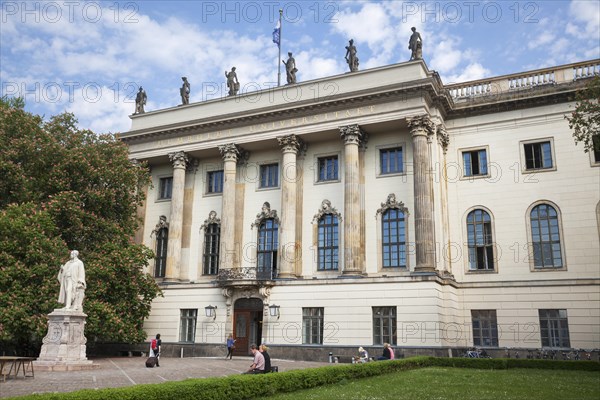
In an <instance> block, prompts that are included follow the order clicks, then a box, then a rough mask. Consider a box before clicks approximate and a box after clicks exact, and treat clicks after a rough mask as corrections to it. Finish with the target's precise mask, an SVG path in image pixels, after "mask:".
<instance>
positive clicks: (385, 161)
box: [379, 147, 404, 175]
mask: <svg viewBox="0 0 600 400" xmlns="http://www.w3.org/2000/svg"><path fill="white" fill-rule="evenodd" d="M379 162H380V163H381V174H382V175H383V174H397V173H401V172H404V165H403V163H402V147H396V148H393V149H381V150H379Z"/></svg>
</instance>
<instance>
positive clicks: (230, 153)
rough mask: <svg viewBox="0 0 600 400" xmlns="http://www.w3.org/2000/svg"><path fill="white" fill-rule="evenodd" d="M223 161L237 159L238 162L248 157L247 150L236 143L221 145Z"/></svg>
mask: <svg viewBox="0 0 600 400" xmlns="http://www.w3.org/2000/svg"><path fill="white" fill-rule="evenodd" d="M219 151H220V152H221V157H223V161H235V162H236V163H237V162H238V161H240V160H243V159H244V158H247V155H248V154H247V152H246V151H244V149H242V148H241V147H240V146H238V145H237V144H235V143H227V144H223V145H220V146H219Z"/></svg>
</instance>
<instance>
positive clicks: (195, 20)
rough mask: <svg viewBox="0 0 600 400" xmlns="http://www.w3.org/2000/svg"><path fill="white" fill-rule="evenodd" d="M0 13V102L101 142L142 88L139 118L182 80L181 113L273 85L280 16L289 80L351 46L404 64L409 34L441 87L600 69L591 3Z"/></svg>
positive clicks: (127, 6)
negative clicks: (229, 93)
mask: <svg viewBox="0 0 600 400" xmlns="http://www.w3.org/2000/svg"><path fill="white" fill-rule="evenodd" d="M0 3H1V7H0V84H1V85H0V86H1V88H0V90H1V95H9V96H15V95H20V96H23V97H25V100H26V104H27V105H26V108H27V110H29V111H31V112H34V113H37V114H41V115H45V116H46V117H49V116H50V115H54V114H57V113H60V112H62V111H71V112H74V113H75V115H76V116H77V117H78V119H79V122H80V126H81V127H83V128H89V129H92V130H94V131H95V132H98V133H102V132H122V131H127V130H129V128H130V126H131V121H130V119H129V117H128V116H129V115H130V114H131V113H132V112H133V111H134V108H135V106H134V101H133V98H134V97H135V93H136V92H137V88H138V87H139V86H140V85H141V86H143V87H144V89H145V90H146V92H147V94H148V104H147V106H146V110H147V111H150V110H156V109H160V108H166V107H171V106H175V105H177V104H179V103H180V97H179V87H181V82H182V81H181V77H182V76H186V77H188V80H189V82H190V83H191V95H190V102H197V101H202V100H206V99H211V98H218V97H220V96H222V95H223V93H224V92H225V91H226V88H225V86H224V85H225V76H224V71H225V70H229V69H231V67H232V66H236V68H237V73H238V78H239V80H240V83H241V86H242V92H245V91H253V90H257V89H258V88H268V87H272V86H274V85H276V82H277V66H278V49H277V46H276V45H275V44H274V43H273V42H272V32H273V29H274V27H275V24H276V21H277V19H278V16H279V12H278V10H279V9H280V8H281V9H283V33H282V57H283V56H285V55H286V54H287V52H288V51H292V52H293V53H294V57H295V59H296V64H297V67H298V70H299V71H298V73H297V77H298V80H299V81H306V80H309V79H316V78H322V77H326V76H331V75H336V74H340V73H344V72H346V71H347V69H348V67H347V64H346V63H345V61H344V55H345V48H344V46H346V45H347V44H348V40H349V39H351V38H352V39H354V41H355V45H356V46H357V49H358V57H359V60H360V67H359V68H360V69H361V70H363V69H367V68H373V67H378V66H382V65H388V64H393V63H397V62H403V61H407V60H408V59H409V58H410V51H409V50H408V49H407V46H408V38H409V36H410V34H411V31H410V28H411V27H412V26H415V27H416V28H417V30H418V31H419V32H420V33H421V36H422V37H423V43H424V44H423V58H424V60H425V62H426V63H427V65H428V67H429V68H430V69H433V70H436V71H438V72H439V73H440V75H441V77H442V80H443V82H444V83H446V84H448V83H454V82H463V81H468V80H473V79H479V78H483V77H488V76H496V75H503V74H509V73H514V72H520V71H524V70H529V69H535V68H541V67H547V66H553V65H559V64H566V63H570V62H576V61H584V60H590V59H596V58H600V2H598V1H596V0H583V1H567V0H565V1H562V0H560V1H559V0H555V1H553V0H544V1H512V0H511V1H477V0H473V1H441V2H426V1H399V0H395V1H313V0H309V1H298V0H297V1H282V2H277V1H114V0H113V1H106V2H104V1H77V0H74V1H29V2H24V1H5V0H2V1H0ZM282 75H283V76H282V81H285V72H284V71H283V69H282Z"/></svg>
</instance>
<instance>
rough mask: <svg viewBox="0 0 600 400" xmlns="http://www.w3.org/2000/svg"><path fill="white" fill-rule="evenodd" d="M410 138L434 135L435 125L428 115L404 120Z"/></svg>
mask: <svg viewBox="0 0 600 400" xmlns="http://www.w3.org/2000/svg"><path fill="white" fill-rule="evenodd" d="M406 122H407V123H408V128H409V129H410V133H411V135H412V136H419V135H423V136H428V135H433V134H434V133H435V125H434V123H433V122H432V121H431V118H430V117H429V115H428V114H423V115H417V116H416V117H408V118H406Z"/></svg>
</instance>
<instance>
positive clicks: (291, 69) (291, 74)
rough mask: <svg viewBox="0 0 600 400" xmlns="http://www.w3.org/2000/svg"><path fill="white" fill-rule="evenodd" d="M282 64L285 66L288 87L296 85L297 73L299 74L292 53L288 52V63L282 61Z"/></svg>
mask: <svg viewBox="0 0 600 400" xmlns="http://www.w3.org/2000/svg"><path fill="white" fill-rule="evenodd" d="M281 62H282V63H284V64H285V73H286V75H287V83H288V85H290V84H292V83H296V72H298V68H296V60H295V59H294V57H292V52H291V51H290V52H288V59H287V61H284V60H281Z"/></svg>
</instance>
